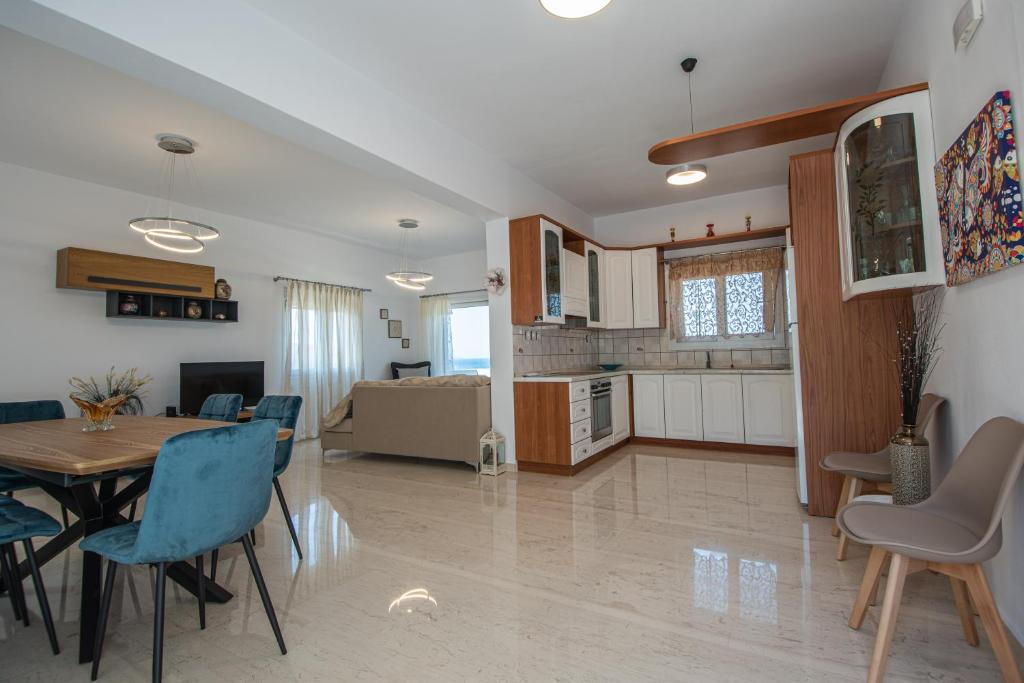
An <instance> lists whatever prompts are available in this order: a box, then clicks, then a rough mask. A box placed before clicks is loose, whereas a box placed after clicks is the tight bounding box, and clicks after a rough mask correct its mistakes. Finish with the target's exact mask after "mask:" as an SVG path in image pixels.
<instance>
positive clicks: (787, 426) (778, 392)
mask: <svg viewBox="0 0 1024 683" xmlns="http://www.w3.org/2000/svg"><path fill="white" fill-rule="evenodd" d="M795 401H796V395H795V394H794V393H793V375H743V424H744V427H745V432H746V442H747V443H752V444H762V445H765V446H794V445H796V439H795V436H794V433H795V431H796V408H795V406H794V403H795Z"/></svg>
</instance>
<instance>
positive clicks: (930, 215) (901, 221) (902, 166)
mask: <svg viewBox="0 0 1024 683" xmlns="http://www.w3.org/2000/svg"><path fill="white" fill-rule="evenodd" d="M835 166H836V186H837V187H836V189H837V193H838V197H837V205H836V208H837V210H838V214H839V248H840V267H841V269H842V282H843V300H844V301H845V300H848V299H851V298H853V297H856V296H859V295H861V294H868V293H871V292H880V291H885V290H893V289H909V288H913V287H930V286H934V285H940V284H942V283H943V282H944V278H945V276H944V272H943V268H944V266H943V260H942V243H941V239H940V235H939V214H938V204H937V201H936V198H935V190H934V180H933V168H934V166H935V151H934V146H933V143H932V117H931V105H930V104H929V101H928V91H926V90H925V91H920V92H914V93H910V94H907V95H900V96H899V97H893V98H891V99H888V100H884V101H882V102H879V103H877V104H875V105H873V106H871V107H868V108H866V109H863V110H862V111H859V112H857V113H856V114H854V115H853V116H851V117H850V118H849V119H847V120H846V122H845V123H844V124H843V125H842V127H841V128H840V129H839V140H838V143H837V144H836V151H835Z"/></svg>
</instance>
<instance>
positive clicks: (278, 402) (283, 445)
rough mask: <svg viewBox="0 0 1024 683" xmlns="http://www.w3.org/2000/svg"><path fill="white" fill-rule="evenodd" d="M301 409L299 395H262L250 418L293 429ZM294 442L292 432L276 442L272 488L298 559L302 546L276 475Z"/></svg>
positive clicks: (289, 457) (281, 471)
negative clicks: (279, 504) (283, 439)
mask: <svg viewBox="0 0 1024 683" xmlns="http://www.w3.org/2000/svg"><path fill="white" fill-rule="evenodd" d="M301 409H302V397H301V396H264V397H263V398H261V399H260V402H259V403H258V404H257V405H256V410H254V411H252V419H253V421H254V422H255V421H256V420H274V421H276V422H277V424H278V425H280V426H281V427H283V428H284V429H292V430H294V429H295V423H297V422H298V421H299V410H301ZM294 443H295V434H294V433H293V434H292V435H291V436H290V437H288V439H287V440H285V441H278V442H277V450H276V451H275V453H274V490H275V491H277V500H278V502H280V503H281V512H283V513H284V520H285V522H287V523H288V531H289V533H291V535H292V543H294V544H295V552H296V553H298V555H299V559H300V560H301V559H302V548H301V547H300V546H299V535H298V534H297V533H295V525H294V524H293V523H292V516H291V513H290V512H288V503H287V502H285V499H284V491H282V490H281V482H280V481H278V479H277V478H278V477H280V476H281V475H282V474H284V471H285V470H286V469H288V464H289V463H291V461H292V446H293V445H294Z"/></svg>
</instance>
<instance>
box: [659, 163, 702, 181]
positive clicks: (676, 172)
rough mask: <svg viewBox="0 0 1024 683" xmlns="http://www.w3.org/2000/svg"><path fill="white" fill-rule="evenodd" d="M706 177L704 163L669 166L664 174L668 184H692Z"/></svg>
mask: <svg viewBox="0 0 1024 683" xmlns="http://www.w3.org/2000/svg"><path fill="white" fill-rule="evenodd" d="M707 177H708V167H707V166H705V165H704V164H683V165H682V166H676V167H675V168H670V169H669V170H668V173H666V174H665V180H667V181H668V184H669V185H693V184H694V183H699V182H700V181H702V180H704V179H705V178H707Z"/></svg>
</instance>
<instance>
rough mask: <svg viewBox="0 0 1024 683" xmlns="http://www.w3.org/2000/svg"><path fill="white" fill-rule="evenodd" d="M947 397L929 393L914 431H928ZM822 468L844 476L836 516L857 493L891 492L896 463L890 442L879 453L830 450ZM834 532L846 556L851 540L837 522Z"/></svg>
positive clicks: (838, 553)
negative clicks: (832, 451)
mask: <svg viewBox="0 0 1024 683" xmlns="http://www.w3.org/2000/svg"><path fill="white" fill-rule="evenodd" d="M945 402H946V399H944V398H942V397H941V396H936V395H935V394H925V395H924V396H922V397H921V403H920V405H919V406H918V410H917V424H916V426H915V427H914V432H916V433H917V434H924V431H925V430H926V429H927V428H928V425H929V424H930V423H931V421H932V418H933V417H934V416H935V413H936V412H938V410H939V408H940V407H941V406H942V404H943V403H945ZM820 467H821V469H823V470H826V471H828V472H835V473H836V474H841V475H843V489H842V492H841V493H840V494H839V503H838V504H837V505H836V518H837V519H838V517H839V511H840V510H842V509H843V507H845V506H846V505H849V504H850V503H852V502H853V501H854V500H856V498H857V496H860V495H864V494H867V493H889V492H891V490H892V489H891V486H890V483H891V482H892V465H891V463H890V461H889V446H888V445H886V447H885V448H883V449H882V450H880V451H877V452H875V453H851V452H847V451H837V452H835V453H829V454H828V455H827V456H826V457H825V459H824V460H822V461H821V464H820ZM832 535H833V536H838V537H839V543H838V545H837V547H836V559H837V560H839V561H842V560H845V559H846V548H847V546H848V545H849V542H850V539H849V536H847V535H846V534H845V533H843V531H842V530H841V529H840V528H839V525H838V524H837V523H835V522H833V524H832Z"/></svg>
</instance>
